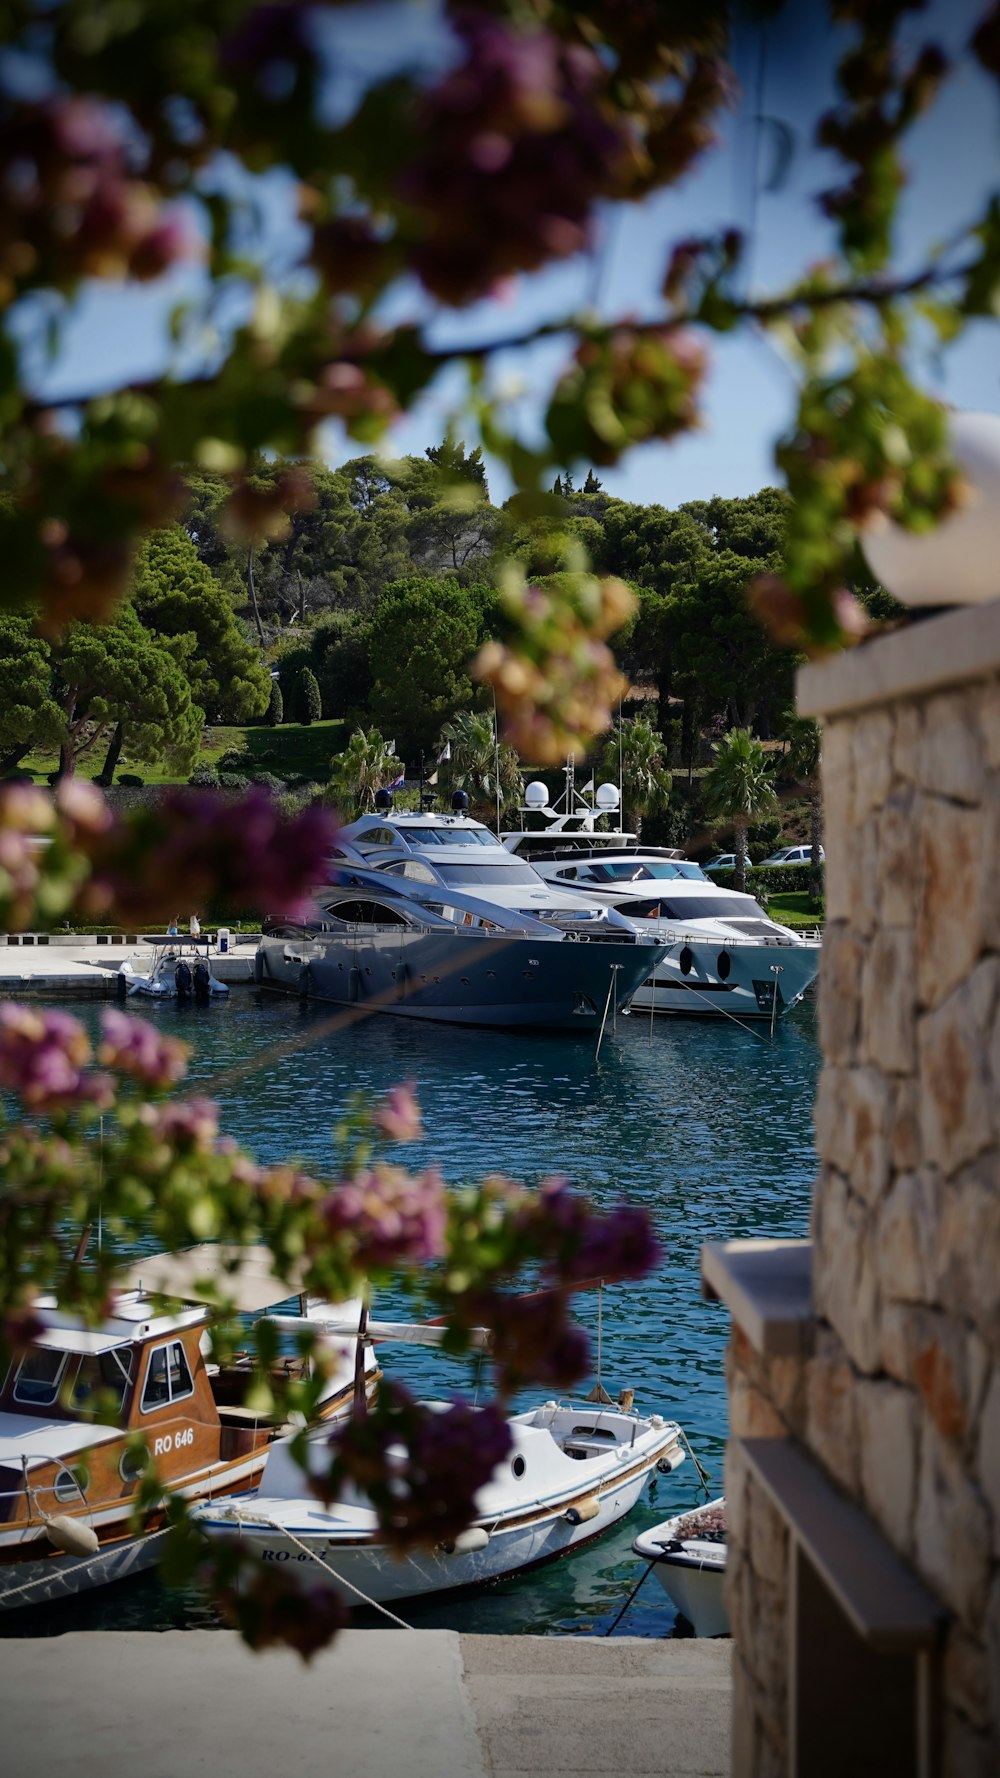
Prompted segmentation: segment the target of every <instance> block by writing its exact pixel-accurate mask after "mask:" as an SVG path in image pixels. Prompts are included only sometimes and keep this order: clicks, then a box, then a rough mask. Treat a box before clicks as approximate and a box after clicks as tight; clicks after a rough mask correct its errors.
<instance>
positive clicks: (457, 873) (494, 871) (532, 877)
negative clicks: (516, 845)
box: [435, 852, 544, 889]
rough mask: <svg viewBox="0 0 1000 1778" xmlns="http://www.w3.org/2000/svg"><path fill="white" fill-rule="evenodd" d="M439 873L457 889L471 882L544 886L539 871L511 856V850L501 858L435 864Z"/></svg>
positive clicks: (539, 887) (537, 887) (538, 887)
mask: <svg viewBox="0 0 1000 1778" xmlns="http://www.w3.org/2000/svg"><path fill="white" fill-rule="evenodd" d="M435 868H436V870H437V873H438V875H439V876H440V877H442V878H443V880H444V881H445V882H446V883H451V884H452V886H453V887H454V888H456V889H458V888H463V887H464V886H465V885H466V884H469V883H534V885H535V888H536V889H541V888H543V887H544V885H543V884H542V882H541V881H540V880H539V876H538V872H537V871H534V870H532V868H531V866H530V864H520V863H519V862H518V860H517V859H516V858H511V856H510V853H509V852H505V853H504V857H503V858H502V859H500V858H489V859H487V858H477V859H475V860H472V859H470V860H469V862H468V864H466V863H465V861H464V860H463V861H462V863H461V864H439V865H437V866H435Z"/></svg>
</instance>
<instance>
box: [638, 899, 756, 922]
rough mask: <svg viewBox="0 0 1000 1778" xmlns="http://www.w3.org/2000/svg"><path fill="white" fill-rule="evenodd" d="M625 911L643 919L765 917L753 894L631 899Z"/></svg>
mask: <svg viewBox="0 0 1000 1778" xmlns="http://www.w3.org/2000/svg"><path fill="white" fill-rule="evenodd" d="M618 905H619V907H621V904H620V903H619V904H618ZM621 911H622V912H623V913H627V914H631V915H633V917H635V918H637V919H640V920H734V919H746V917H747V915H748V914H752V915H755V916H756V917H757V918H758V919H762V918H763V909H762V908H760V907H758V905H757V903H756V902H755V901H754V898H753V896H752V895H727V896H725V897H723V896H721V895H690V896H689V895H686V896H685V897H684V899H683V901H674V900H672V899H671V897H670V896H669V895H661V896H659V897H658V898H657V900H656V901H646V900H643V901H638V900H636V901H634V902H633V901H629V902H627V903H626V904H625V906H624V907H622V908H621Z"/></svg>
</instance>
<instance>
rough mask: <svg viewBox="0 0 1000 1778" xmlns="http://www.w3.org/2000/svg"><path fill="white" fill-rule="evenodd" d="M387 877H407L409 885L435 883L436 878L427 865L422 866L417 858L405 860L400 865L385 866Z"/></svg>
mask: <svg viewBox="0 0 1000 1778" xmlns="http://www.w3.org/2000/svg"><path fill="white" fill-rule="evenodd" d="M385 874H386V876H387V877H408V878H409V880H410V882H411V883H436V882H437V877H436V876H435V875H434V872H433V871H432V870H431V867H430V865H429V864H423V863H422V862H421V860H420V859H419V858H407V859H405V860H404V861H403V862H402V863H401V864H399V863H397V864H387V865H386V866H385Z"/></svg>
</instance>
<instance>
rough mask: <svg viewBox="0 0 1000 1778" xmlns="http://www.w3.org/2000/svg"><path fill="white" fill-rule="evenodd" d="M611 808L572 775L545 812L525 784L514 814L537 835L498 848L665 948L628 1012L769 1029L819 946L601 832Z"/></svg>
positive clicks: (693, 874) (675, 856) (655, 851)
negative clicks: (760, 1024)
mask: <svg viewBox="0 0 1000 1778" xmlns="http://www.w3.org/2000/svg"><path fill="white" fill-rule="evenodd" d="M618 800H619V799H618V791H617V789H616V788H615V786H614V785H613V784H601V785H600V786H599V787H598V789H597V793H596V798H595V802H594V804H593V805H591V804H589V803H586V802H585V801H584V800H583V799H582V797H580V796H579V794H578V793H577V792H576V791H575V790H574V788H573V780H572V771H571V770H569V771H567V788H566V792H565V794H564V797H562V798H560V799H559V802H560V803H564V804H565V805H566V806H564V807H562V808H560V806H559V804H556V805H555V806H551V807H550V806H549V801H548V790H547V788H546V786H545V785H544V784H542V783H534V784H529V785H528V786H527V789H526V791H525V803H524V808H523V810H522V811H521V812H522V814H523V815H524V816H525V817H526V818H528V819H533V820H534V821H535V822H536V823H537V825H535V826H533V827H528V826H527V825H526V826H524V827H523V828H521V829H519V830H517V831H516V832H512V833H507V834H505V835H504V836H503V843H504V846H505V847H506V848H507V850H508V851H509V852H510V853H511V854H512V856H513V857H515V858H519V859H522V860H524V861H525V862H526V863H527V862H529V861H530V863H531V864H532V865H533V866H534V868H535V870H536V871H537V872H538V873H539V875H540V876H542V877H544V878H545V880H546V882H547V883H548V884H549V885H550V886H551V887H552V888H553V889H556V888H558V889H559V890H560V891H562V892H563V893H566V892H569V893H573V892H575V893H577V894H578V895H579V896H580V897H581V900H586V902H587V903H588V904H589V905H595V904H598V905H603V906H606V907H608V908H613V909H614V910H616V911H617V913H618V914H619V915H620V916H622V917H623V918H625V919H627V920H628V921H629V923H630V924H631V925H632V926H633V927H634V929H635V930H636V931H637V932H642V931H645V932H648V933H650V934H651V935H653V936H655V937H656V938H657V939H658V940H659V941H660V943H661V944H663V945H664V946H665V950H664V953H663V955H662V956H661V958H660V960H659V962H658V963H657V965H656V968H655V969H654V970H653V971H651V973H650V975H649V977H648V978H647V979H646V981H645V982H643V983H642V985H641V986H640V987H639V988H638V989H637V990H636V993H635V994H634V996H633V999H632V1006H633V1008H634V1010H635V1011H637V1012H638V1011H641V1010H645V1011H652V1012H664V1013H683V1014H688V1015H690V1014H696V1015H698V1016H709V1017H712V1016H719V1015H725V1014H732V1015H735V1016H736V1017H738V1018H740V1019H745V1018H754V1019H767V1020H771V1021H773V1020H774V1019H775V1018H776V1017H779V1016H780V1015H781V1014H782V1013H785V1012H788V1011H789V1010H790V1008H791V1007H793V1006H795V1005H796V1004H797V1003H798V1001H799V1000H801V998H802V996H803V994H804V993H805V991H806V989H807V988H808V987H809V985H810V983H811V982H812V981H813V980H814V978H815V975H816V972H817V970H818V968H819V953H820V947H819V944H818V943H817V942H816V941H815V940H812V939H805V938H802V937H800V936H799V934H798V933H795V932H792V931H791V930H790V929H789V928H788V927H787V926H780V925H778V923H777V921H775V920H772V919H770V918H769V916H768V915H767V914H766V913H765V911H764V909H763V908H762V907H761V906H760V904H759V903H758V902H757V901H755V900H754V897H753V896H752V895H741V894H739V893H738V892H737V891H735V890H733V889H722V888H720V887H719V886H718V885H717V884H716V883H713V882H712V881H711V880H710V879H709V878H708V877H706V876H705V874H704V872H703V871H702V869H701V868H700V866H699V865H697V864H694V863H692V862H691V861H690V860H689V859H686V858H684V857H683V856H682V854H680V853H679V852H676V851H670V850H665V849H662V848H659V847H647V846H642V845H640V843H639V840H638V838H637V836H636V835H635V834H634V833H627V832H624V831H623V830H622V829H621V828H617V827H615V828H613V829H612V830H611V831H601V830H599V829H598V827H597V822H598V820H599V819H600V818H601V817H602V816H603V817H604V818H605V819H607V820H608V821H611V820H613V818H614V817H615V816H616V814H617V810H618Z"/></svg>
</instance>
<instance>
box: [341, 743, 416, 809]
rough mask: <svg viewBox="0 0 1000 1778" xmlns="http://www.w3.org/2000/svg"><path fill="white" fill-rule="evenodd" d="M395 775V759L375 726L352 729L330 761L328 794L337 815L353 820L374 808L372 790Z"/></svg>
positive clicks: (397, 768)
mask: <svg viewBox="0 0 1000 1778" xmlns="http://www.w3.org/2000/svg"><path fill="white" fill-rule="evenodd" d="M398 775H399V760H398V759H397V758H396V754H395V751H394V749H392V748H391V743H390V742H388V741H387V740H386V739H385V737H384V736H383V735H382V734H380V733H379V730H378V729H377V728H373V729H368V730H367V731H366V730H365V729H360V728H357V729H355V730H354V733H353V734H352V736H351V738H350V740H349V742H348V744H347V746H346V747H345V748H344V751H343V752H342V753H337V754H335V755H334V757H333V759H332V760H331V761H330V782H329V786H328V794H329V797H330V799H331V801H332V802H334V803H336V805H337V808H338V809H339V810H340V811H341V814H343V815H346V816H347V818H348V819H349V820H353V819H354V818H355V817H356V816H357V815H366V814H368V813H369V811H370V810H372V809H373V808H374V807H375V792H376V791H377V790H382V789H384V787H385V785H387V784H391V783H392V781H393V779H394V778H396V777H398Z"/></svg>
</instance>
